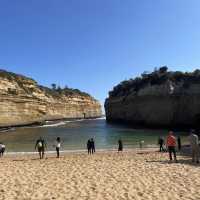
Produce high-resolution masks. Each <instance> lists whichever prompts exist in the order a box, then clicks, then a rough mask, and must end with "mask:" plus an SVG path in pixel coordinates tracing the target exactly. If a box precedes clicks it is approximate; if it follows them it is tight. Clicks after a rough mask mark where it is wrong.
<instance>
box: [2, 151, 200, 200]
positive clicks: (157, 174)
mask: <svg viewBox="0 0 200 200" xmlns="http://www.w3.org/2000/svg"><path fill="white" fill-rule="evenodd" d="M53 156H54V155H52V154H51V155H47V158H46V159H44V160H39V159H38V157H37V155H28V156H25V155H23V156H13V155H12V156H8V155H7V156H5V157H4V158H1V159H0V165H1V168H0V180H1V184H0V199H2V200H3V199H8V200H12V199H18V200H23V199H24V200H28V199H35V200H36V199H37V200H40V199H41V200H48V199H74V200H88V199H91V200H93V199H97V200H106V199H107V200H112V199H113V200H114V199H115V200H116V199H119V200H127V199H137V200H150V199H151V200H157V199H159V200H160V199H162V200H172V199H173V200H176V199H177V200H178V199H181V200H184V199H185V200H189V199H194V200H198V199H199V198H200V190H199V188H200V178H199V174H200V165H196V164H192V163H191V161H190V158H189V157H180V156H179V157H178V159H179V162H178V163H170V162H169V161H168V154H167V153H158V152H155V151H149V150H148V151H147V150H145V151H140V150H133V151H127V152H123V153H122V154H121V153H119V154H118V153H117V152H101V153H96V154H95V155H93V156H88V155H87V154H86V153H67V154H64V155H62V156H61V158H59V159H56V158H54V157H53Z"/></svg>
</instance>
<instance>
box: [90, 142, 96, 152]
mask: <svg viewBox="0 0 200 200" xmlns="http://www.w3.org/2000/svg"><path fill="white" fill-rule="evenodd" d="M90 143H91V150H92V154H93V153H95V142H94V139H93V138H91V140H90Z"/></svg>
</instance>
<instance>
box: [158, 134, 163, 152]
mask: <svg viewBox="0 0 200 200" xmlns="http://www.w3.org/2000/svg"><path fill="white" fill-rule="evenodd" d="M158 144H159V146H160V152H162V151H164V148H163V145H164V139H163V138H162V137H159V139H158Z"/></svg>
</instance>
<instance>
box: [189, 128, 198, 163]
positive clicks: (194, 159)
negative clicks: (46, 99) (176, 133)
mask: <svg viewBox="0 0 200 200" xmlns="http://www.w3.org/2000/svg"><path fill="white" fill-rule="evenodd" d="M189 140H190V146H191V151H192V162H196V163H199V137H198V135H196V134H195V133H194V131H191V132H190V136H189Z"/></svg>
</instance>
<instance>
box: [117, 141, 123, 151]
mask: <svg viewBox="0 0 200 200" xmlns="http://www.w3.org/2000/svg"><path fill="white" fill-rule="evenodd" d="M120 151H123V143H122V140H121V139H119V140H118V152H120Z"/></svg>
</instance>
